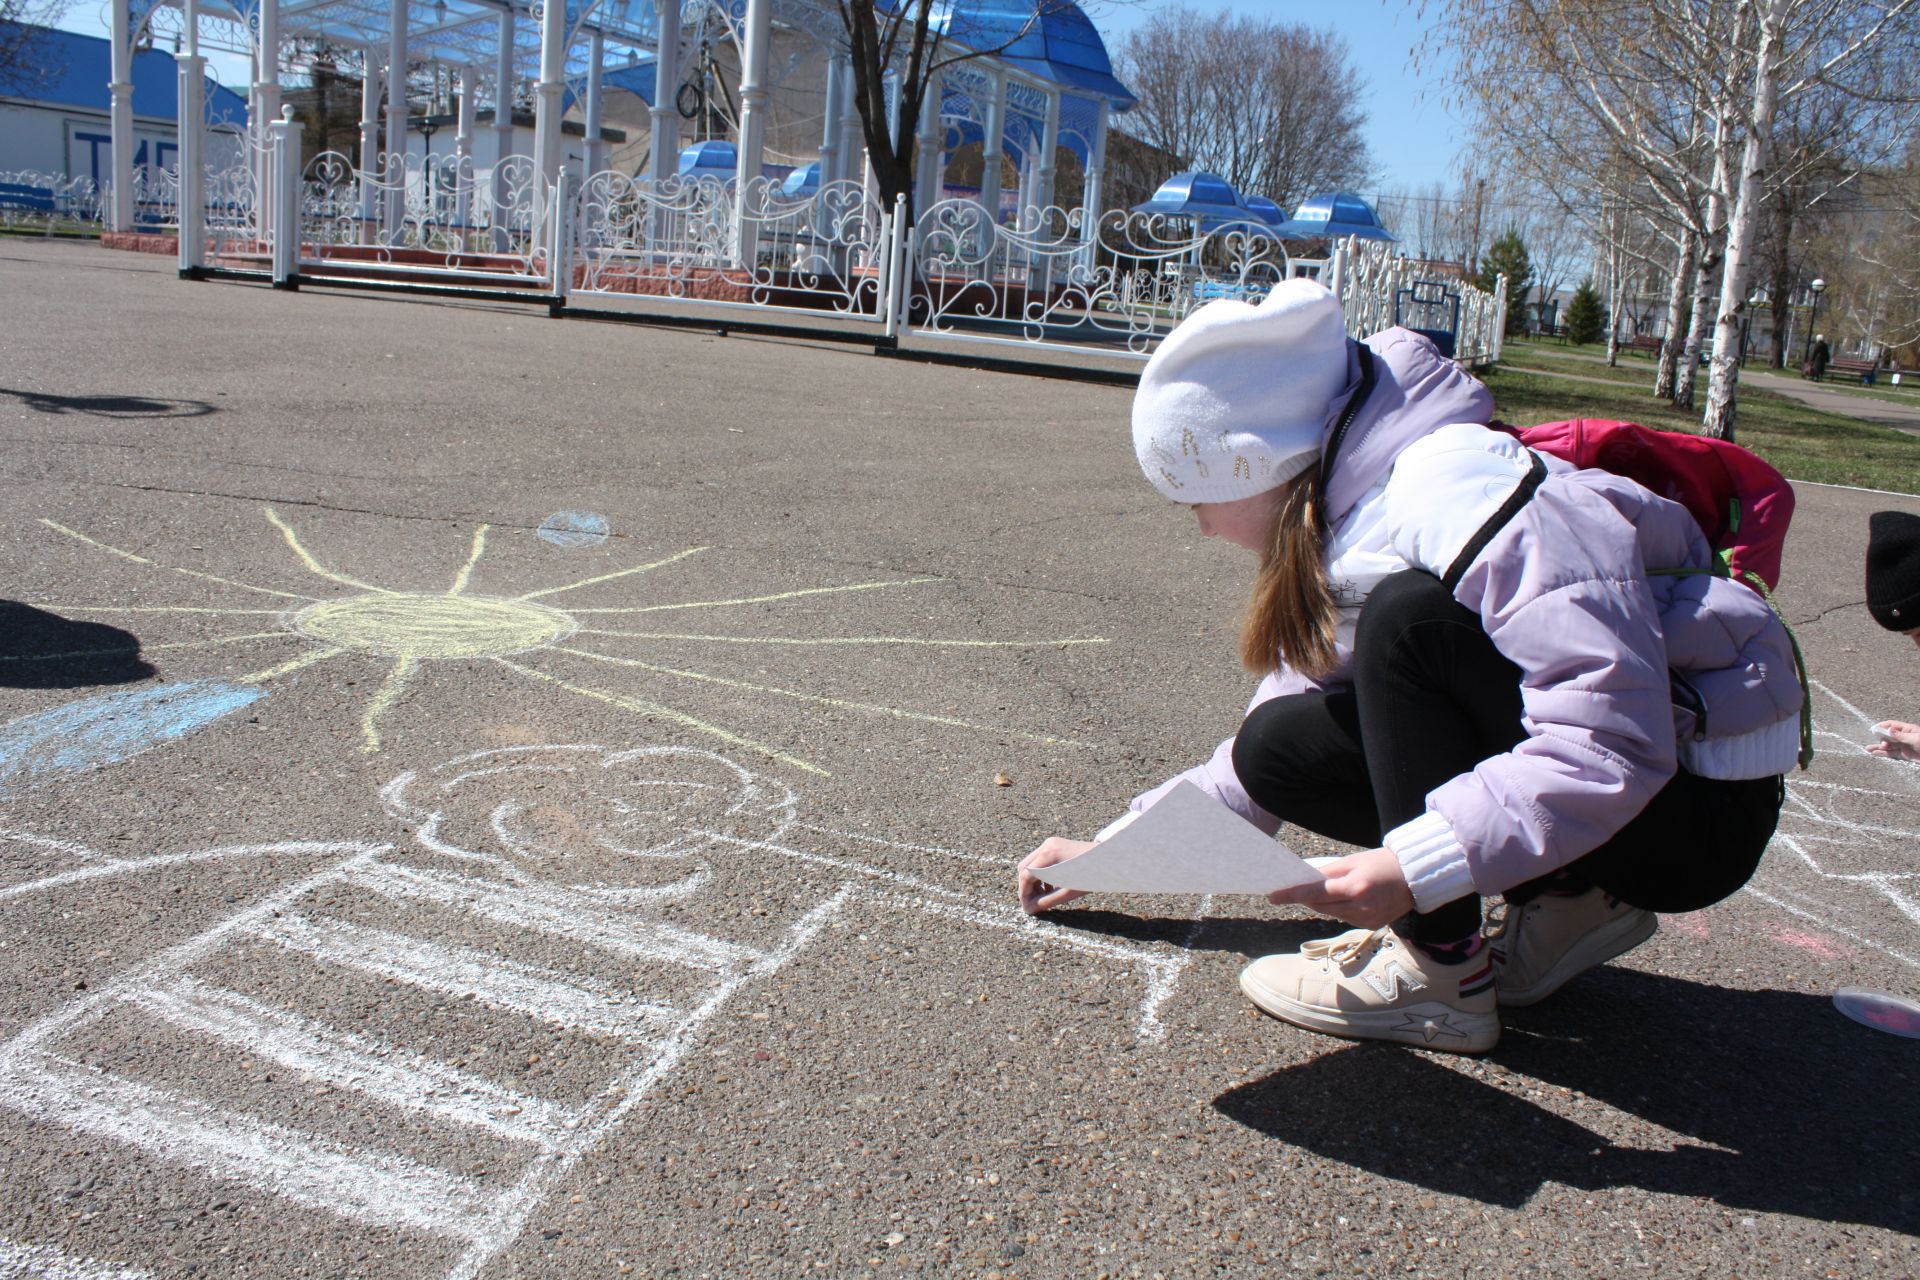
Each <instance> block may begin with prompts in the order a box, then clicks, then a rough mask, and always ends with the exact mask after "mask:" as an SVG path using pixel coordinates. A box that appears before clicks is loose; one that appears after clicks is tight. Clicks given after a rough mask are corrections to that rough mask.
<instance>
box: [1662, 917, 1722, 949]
mask: <svg viewBox="0 0 1920 1280" xmlns="http://www.w3.org/2000/svg"><path fill="white" fill-rule="evenodd" d="M1660 923H1661V924H1664V925H1666V926H1668V927H1669V928H1672V929H1674V930H1676V931H1677V932H1679V933H1680V934H1682V935H1683V936H1685V937H1688V938H1691V939H1693V941H1695V942H1705V941H1707V940H1708V939H1709V938H1711V937H1713V930H1712V929H1711V928H1710V927H1708V925H1707V915H1706V912H1704V911H1689V912H1687V913H1686V914H1685V915H1678V916H1662V917H1661V919H1660Z"/></svg>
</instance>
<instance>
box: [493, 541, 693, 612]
mask: <svg viewBox="0 0 1920 1280" xmlns="http://www.w3.org/2000/svg"><path fill="white" fill-rule="evenodd" d="M705 550H706V548H705V547H688V548H687V549H686V550H685V551H679V552H675V553H674V554H673V555H670V556H668V557H667V558H666V559H664V560H655V561H654V562H653V563H652V564H637V565H635V566H633V568H631V569H621V570H619V571H618V572H616V573H603V574H601V575H600V576H599V577H597V578H582V579H581V580H580V581H578V582H569V583H568V584H567V585H566V586H564V587H548V588H547V589H546V590H544V591H529V592H527V594H526V595H523V596H516V597H515V599H518V600H538V599H539V598H540V597H541V596H557V595H559V594H560V593H561V592H562V591H577V590H578V589H580V588H581V587H590V586H592V585H593V584H594V583H596V582H612V581H613V580H614V579H615V578H624V577H627V576H628V575H630V574H635V573H646V572H647V571H648V570H650V569H662V568H665V567H666V566H667V565H670V564H672V563H674V562H675V561H677V560H685V559H686V558H687V557H688V556H696V555H699V554H700V553H701V552H702V551H705Z"/></svg>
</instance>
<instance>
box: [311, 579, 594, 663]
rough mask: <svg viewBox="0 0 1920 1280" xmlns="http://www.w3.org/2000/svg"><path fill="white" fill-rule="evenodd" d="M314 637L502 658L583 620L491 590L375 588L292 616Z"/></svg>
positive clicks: (337, 644)
mask: <svg viewBox="0 0 1920 1280" xmlns="http://www.w3.org/2000/svg"><path fill="white" fill-rule="evenodd" d="M288 625H289V626H291V627H292V628H293V629H294V630H295V631H297V632H299V633H300V634H301V635H303V636H305V637H307V639H309V640H316V641H318V642H320V643H321V644H325V645H331V646H332V647H334V648H336V649H364V650H366V651H368V652H371V653H381V654H388V655H390V656H392V657H396V658H406V657H412V658H495V657H502V656H504V655H506V654H510V653H524V652H525V651H526V650H528V649H539V648H543V647H545V646H546V645H550V644H554V643H557V642H558V641H561V640H564V639H566V638H567V637H568V636H570V635H572V634H573V633H574V631H575V630H576V628H577V627H578V624H577V623H575V622H574V620H573V619H572V618H570V617H568V616H567V615H566V614H564V613H562V612H560V611H559V610H558V609H549V608H548V607H547V606H546V605H543V604H533V603H531V602H530V601H525V600H502V599H494V598H489V597H487V596H448V595H437V594H436V595H425V594H401V593H398V592H396V593H391V594H386V593H375V594H372V595H364V596H349V597H347V598H346V599H344V600H322V601H320V602H319V603H318V604H311V605H308V606H307V607H306V608H304V609H301V610H300V611H299V612H297V613H295V614H294V615H293V616H292V617H291V618H289V619H288Z"/></svg>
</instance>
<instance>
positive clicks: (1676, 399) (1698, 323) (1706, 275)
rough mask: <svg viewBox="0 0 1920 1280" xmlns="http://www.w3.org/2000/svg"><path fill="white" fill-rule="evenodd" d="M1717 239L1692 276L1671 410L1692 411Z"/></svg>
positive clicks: (1717, 265) (1711, 238)
mask: <svg viewBox="0 0 1920 1280" xmlns="http://www.w3.org/2000/svg"><path fill="white" fill-rule="evenodd" d="M1720 256H1721V249H1720V238H1719V237H1718V236H1717V235H1715V236H1709V237H1708V239H1707V243H1706V248H1705V249H1704V251H1703V252H1702V253H1701V254H1700V265H1699V267H1698V268H1697V269H1696V270H1695V271H1694V273H1693V310H1692V311H1691V312H1690V313H1689V314H1688V316H1687V339H1686V343H1685V345H1684V346H1682V348H1681V351H1680V367H1679V368H1678V369H1675V370H1674V373H1673V407H1674V408H1676V409H1691V408H1693V384H1694V383H1695V382H1696V381H1697V380H1698V377H1699V373H1700V348H1701V347H1702V346H1703V345H1705V341H1706V336H1707V318H1708V316H1709V314H1710V312H1709V308H1710V307H1711V306H1712V305H1713V284H1714V276H1715V275H1716V274H1717V273H1718V271H1719V268H1720Z"/></svg>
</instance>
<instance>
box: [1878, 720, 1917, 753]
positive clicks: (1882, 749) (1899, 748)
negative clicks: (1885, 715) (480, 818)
mask: <svg viewBox="0 0 1920 1280" xmlns="http://www.w3.org/2000/svg"><path fill="white" fill-rule="evenodd" d="M1873 728H1874V731H1875V732H1876V733H1884V734H1885V735H1886V736H1887V740H1886V741H1884V742H1876V743H1874V744H1873V745H1872V746H1870V747H1868V748H1867V754H1868V755H1870V756H1885V757H1886V758H1887V759H1889V760H1920V724H1902V723H1901V722H1900V721H1898V720H1883V721H1881V722H1880V723H1879V724H1877V725H1875V726H1873Z"/></svg>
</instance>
